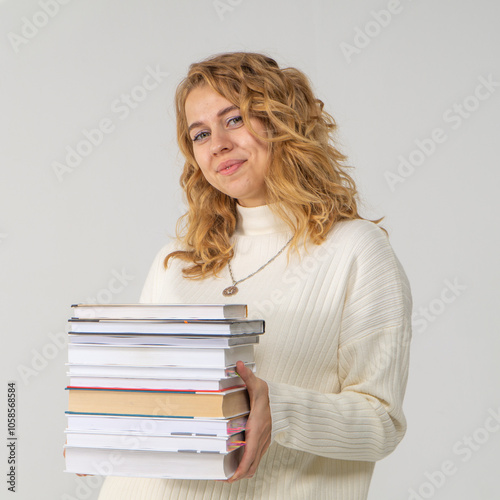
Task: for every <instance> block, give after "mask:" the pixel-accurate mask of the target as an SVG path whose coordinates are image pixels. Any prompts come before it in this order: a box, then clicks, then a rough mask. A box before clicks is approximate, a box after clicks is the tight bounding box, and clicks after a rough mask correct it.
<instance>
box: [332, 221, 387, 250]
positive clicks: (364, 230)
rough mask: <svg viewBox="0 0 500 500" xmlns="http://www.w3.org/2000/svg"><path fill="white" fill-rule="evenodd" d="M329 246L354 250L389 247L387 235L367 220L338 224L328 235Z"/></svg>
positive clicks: (340, 222)
mask: <svg viewBox="0 0 500 500" xmlns="http://www.w3.org/2000/svg"><path fill="white" fill-rule="evenodd" d="M327 239H328V242H329V244H333V245H342V246H343V247H349V248H351V249H352V250H354V249H359V248H365V247H366V246H367V245H368V246H382V247H389V246H390V243H389V237H388V235H387V233H386V232H385V231H384V230H383V229H382V228H381V227H380V226H379V225H378V224H376V223H375V222H372V221H369V220H366V219H346V220H341V221H339V222H337V223H336V224H335V225H334V226H333V228H332V230H331V231H330V233H329V235H328V238H327Z"/></svg>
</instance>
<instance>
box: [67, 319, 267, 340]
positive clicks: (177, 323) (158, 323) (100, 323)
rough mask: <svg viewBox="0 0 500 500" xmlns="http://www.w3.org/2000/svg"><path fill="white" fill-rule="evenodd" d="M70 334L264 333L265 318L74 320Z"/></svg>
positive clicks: (200, 334) (71, 322)
mask: <svg viewBox="0 0 500 500" xmlns="http://www.w3.org/2000/svg"><path fill="white" fill-rule="evenodd" d="M68 322H69V333H108V334H110V333H120V334H122V333H133V334H136V335H139V334H143V333H147V334H150V335H152V334H163V335H167V334H171V335H190V336H196V335H198V336H203V335H245V334H251V335H258V334H262V333H264V328H265V324H264V320H261V319H259V320H224V321H223V320H220V321H219V320H198V319H191V320H184V321H182V320H177V319H172V320H168V319H164V320H160V319H149V320H145V319H144V320H142V319H129V320H114V319H74V318H71V319H69V320H68Z"/></svg>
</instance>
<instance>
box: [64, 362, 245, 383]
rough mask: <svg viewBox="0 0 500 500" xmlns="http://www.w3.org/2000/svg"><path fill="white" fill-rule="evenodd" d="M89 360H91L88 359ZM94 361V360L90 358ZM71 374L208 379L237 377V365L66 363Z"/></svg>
mask: <svg viewBox="0 0 500 500" xmlns="http://www.w3.org/2000/svg"><path fill="white" fill-rule="evenodd" d="M86 361H89V360H86ZM90 361H92V360H90ZM66 366H67V367H68V370H69V374H70V375H74V376H82V377H83V376H88V377H94V376H95V377H125V378H131V377H139V378H164V379H169V378H177V379H182V380H185V379H191V380H199V379H207V380H215V379H221V378H228V377H235V376H237V373H236V365H230V366H226V367H208V368H200V367H196V369H193V368H190V367H185V366H129V365H90V364H83V363H82V364H70V363H66ZM245 366H247V367H248V368H250V369H251V370H252V371H253V372H255V363H245Z"/></svg>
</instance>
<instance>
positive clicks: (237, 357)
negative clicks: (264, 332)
mask: <svg viewBox="0 0 500 500" xmlns="http://www.w3.org/2000/svg"><path fill="white" fill-rule="evenodd" d="M89 360H92V363H94V364H100V365H105V364H107V365H115V364H120V365H131V366H185V367H192V368H193V378H196V376H194V373H195V370H196V368H198V367H200V368H209V367H219V368H224V367H227V366H231V365H235V364H236V362H237V361H243V362H244V363H253V362H254V347H253V345H242V346H234V347H227V348H218V347H217V348H201V349H198V348H195V347H193V348H191V347H169V346H140V345H138V346H126V345H123V346H122V345H99V346H94V345H91V344H69V345H68V361H69V363H75V364H85V363H86V362H88V361H89Z"/></svg>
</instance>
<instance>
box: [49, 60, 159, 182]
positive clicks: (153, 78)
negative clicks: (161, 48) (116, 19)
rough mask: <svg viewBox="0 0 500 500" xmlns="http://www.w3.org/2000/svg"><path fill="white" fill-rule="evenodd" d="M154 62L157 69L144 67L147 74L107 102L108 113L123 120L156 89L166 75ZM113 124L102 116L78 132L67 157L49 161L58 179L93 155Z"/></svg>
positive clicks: (113, 128) (68, 147) (111, 130)
mask: <svg viewBox="0 0 500 500" xmlns="http://www.w3.org/2000/svg"><path fill="white" fill-rule="evenodd" d="M168 75H169V74H168V73H165V72H164V71H163V70H162V69H161V68H160V67H159V65H158V64H157V65H156V68H152V67H151V66H146V73H145V75H144V76H143V77H142V79H141V82H140V83H138V84H137V85H135V86H134V87H132V88H131V89H130V91H129V92H128V93H126V94H125V93H124V94H121V95H120V97H118V98H116V99H113V101H111V103H110V109H111V112H112V113H114V114H115V115H116V116H118V118H119V120H122V121H123V120H126V119H127V118H128V117H129V116H130V113H131V112H132V110H134V109H135V108H137V107H138V106H139V104H140V103H141V102H143V101H145V100H146V99H147V97H148V95H149V94H150V92H151V91H153V90H155V89H156V88H158V87H159V86H160V85H161V84H162V83H163V81H164V79H165V78H166V77H167V76H168ZM116 127H117V126H116V123H115V122H114V121H113V119H112V118H102V119H101V120H99V122H98V124H97V126H95V127H93V128H90V129H83V130H82V131H81V136H83V137H82V138H80V140H79V141H78V142H77V143H76V144H75V145H74V146H66V156H65V158H64V160H63V161H54V162H52V169H53V171H54V174H55V176H56V178H57V180H58V181H59V182H62V181H63V180H64V176H65V175H67V174H69V173H71V172H73V171H74V170H75V169H76V168H77V167H78V166H79V165H80V164H81V163H82V161H83V159H84V158H86V157H88V156H89V155H90V154H92V153H93V152H94V151H95V149H96V148H98V147H99V146H100V145H101V144H102V143H103V141H104V139H105V137H106V136H108V135H110V134H112V133H113V132H114V131H115V130H116Z"/></svg>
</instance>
